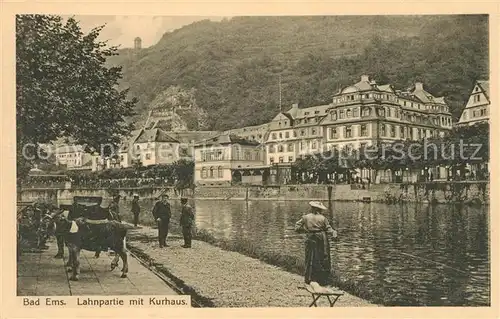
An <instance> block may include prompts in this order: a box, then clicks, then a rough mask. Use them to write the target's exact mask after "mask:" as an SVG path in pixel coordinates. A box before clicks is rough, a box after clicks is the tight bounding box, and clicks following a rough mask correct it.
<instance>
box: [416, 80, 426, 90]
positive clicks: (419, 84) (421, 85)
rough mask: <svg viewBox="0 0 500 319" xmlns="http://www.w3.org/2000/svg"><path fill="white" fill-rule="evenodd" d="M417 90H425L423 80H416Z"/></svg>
mask: <svg viewBox="0 0 500 319" xmlns="http://www.w3.org/2000/svg"><path fill="white" fill-rule="evenodd" d="M415 90H416V91H423V90H424V84H423V83H422V82H415Z"/></svg>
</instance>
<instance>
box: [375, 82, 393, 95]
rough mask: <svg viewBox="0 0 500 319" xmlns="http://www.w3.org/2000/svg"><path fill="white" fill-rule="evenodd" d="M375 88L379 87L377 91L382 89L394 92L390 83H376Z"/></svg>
mask: <svg viewBox="0 0 500 319" xmlns="http://www.w3.org/2000/svg"><path fill="white" fill-rule="evenodd" d="M377 88H378V89H379V91H382V92H388V93H394V90H393V89H392V85H390V84H384V85H377Z"/></svg>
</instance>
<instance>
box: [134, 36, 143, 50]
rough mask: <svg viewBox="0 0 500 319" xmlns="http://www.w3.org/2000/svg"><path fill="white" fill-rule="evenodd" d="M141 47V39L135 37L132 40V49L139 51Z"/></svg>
mask: <svg viewBox="0 0 500 319" xmlns="http://www.w3.org/2000/svg"><path fill="white" fill-rule="evenodd" d="M141 47H142V39H141V38H139V37H137V38H135V39H134V49H136V50H139V49H141Z"/></svg>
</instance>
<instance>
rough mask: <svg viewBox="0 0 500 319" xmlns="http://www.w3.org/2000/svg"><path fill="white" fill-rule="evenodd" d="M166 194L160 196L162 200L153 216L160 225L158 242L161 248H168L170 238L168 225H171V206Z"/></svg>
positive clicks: (154, 208) (154, 210)
mask: <svg viewBox="0 0 500 319" xmlns="http://www.w3.org/2000/svg"><path fill="white" fill-rule="evenodd" d="M167 199H168V196H167V195H166V194H162V195H160V200H159V201H157V202H156V204H155V206H154V207H153V216H154V218H155V219H156V222H157V223H158V241H159V243H160V248H163V247H168V245H167V243H166V240H167V236H168V225H169V223H170V217H171V212H170V204H169V203H168V201H167Z"/></svg>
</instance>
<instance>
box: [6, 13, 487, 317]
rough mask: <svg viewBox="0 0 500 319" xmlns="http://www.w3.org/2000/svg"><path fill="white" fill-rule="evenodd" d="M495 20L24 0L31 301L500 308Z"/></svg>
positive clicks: (23, 251)
mask: <svg viewBox="0 0 500 319" xmlns="http://www.w3.org/2000/svg"><path fill="white" fill-rule="evenodd" d="M490 23H491V21H490V16H489V15H488V14H447V15H444V14H427V15H416V14H414V15H340V14H339V15H302V16H293V15H288V16H287V15H281V16H279V15H261V16H243V15H234V16H224V15H221V16H179V15H178V16H174V15H172V16H167V15H158V16H141V15H136V16H132V15H81V14H74V15H70V14H60V15H57V14H49V13H39V14H17V15H16V16H15V90H16V92H15V110H16V123H15V127H16V132H15V134H16V150H17V153H16V157H15V161H16V177H17V179H16V186H17V188H16V193H17V215H16V216H17V219H16V222H17V229H16V234H17V248H16V250H17V261H16V265H17V286H16V289H17V296H18V297H20V298H25V299H23V300H24V301H23V302H25V303H26V304H25V305H27V306H29V305H36V302H37V300H38V302H39V299H36V298H38V297H44V298H45V297H50V296H73V297H77V299H76V300H77V301H76V302H77V305H81V306H87V305H89V306H99V307H101V306H111V305H116V303H117V302H118V301H117V300H118V299H116V298H115V297H116V296H155V297H147V298H144V300H142V298H139V299H137V301H134V303H136V304H137V305H138V306H139V305H141V306H142V305H143V304H142V303H146V304H149V305H155V306H183V305H186V304H185V303H186V301H185V299H182V300H181V299H179V300H177V299H174V298H173V296H189V298H190V299H189V300H190V301H189V302H190V304H189V305H188V306H189V307H199V308H207V307H208V308H257V307H306V308H307V307H335V308H337V307H396V306H413V307H429V306H441V307H442V306H454V307H457V306H460V307H490V306H491V304H492V297H491V296H492V291H491V290H492V288H491V287H492V285H491V269H492V267H491V259H492V258H491V249H490V247H491V237H490V230H491V229H490V194H491V193H490V172H491V164H490V147H489V145H490V104H491V94H490V74H491V70H490V31H489V30H490ZM12 156H13V155H12ZM12 201H13V199H12ZM13 214H14V213H13V212H12V215H13ZM13 236H14V235H13ZM12 245H14V244H12ZM107 297H109V298H107ZM44 300H47V299H44ZM186 300H187V299H186ZM42 302H45V301H42ZM131 305H133V303H132V301H131Z"/></svg>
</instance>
